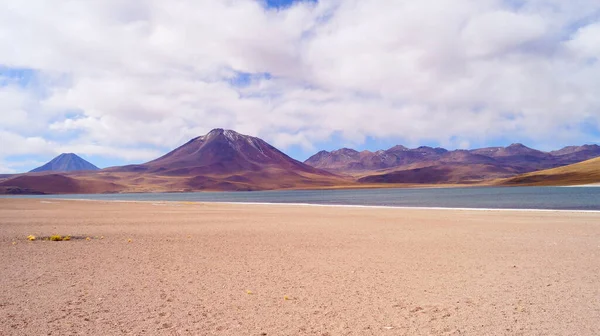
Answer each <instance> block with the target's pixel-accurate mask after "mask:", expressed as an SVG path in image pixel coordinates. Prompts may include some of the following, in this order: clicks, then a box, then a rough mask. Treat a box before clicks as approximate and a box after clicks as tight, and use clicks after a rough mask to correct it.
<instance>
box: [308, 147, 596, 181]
mask: <svg viewBox="0 0 600 336" xmlns="http://www.w3.org/2000/svg"><path fill="white" fill-rule="evenodd" d="M598 156H600V146H597V145H585V146H579V147H575V146H572V147H565V148H563V149H561V150H558V151H553V152H543V151H539V150H536V149H532V148H529V147H527V146H525V145H523V144H519V143H515V144H512V145H510V146H508V147H488V148H479V149H473V150H453V151H448V150H446V149H443V148H432V147H426V146H423V147H419V148H414V149H409V148H406V147H404V146H401V145H398V146H394V147H392V148H390V149H388V150H380V151H376V152H371V151H362V152H358V151H355V150H353V149H349V148H343V149H340V150H335V151H332V152H327V151H321V152H319V153H317V154H315V155H313V156H312V157H310V158H309V159H308V160H306V161H305V163H306V164H309V165H311V166H313V167H318V168H320V169H324V170H328V171H331V172H335V173H338V174H347V175H352V176H355V177H357V178H358V181H359V182H363V183H475V182H481V181H485V180H491V179H497V178H505V177H510V176H514V175H518V174H522V173H527V172H532V171H536V170H542V169H549V168H555V167H560V166H564V165H568V164H572V163H574V162H580V161H584V160H588V159H591V158H594V157H598Z"/></svg>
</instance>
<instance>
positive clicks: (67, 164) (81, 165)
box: [30, 153, 99, 173]
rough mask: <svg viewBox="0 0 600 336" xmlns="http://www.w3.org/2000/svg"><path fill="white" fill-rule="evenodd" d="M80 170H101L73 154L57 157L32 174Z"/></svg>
mask: <svg viewBox="0 0 600 336" xmlns="http://www.w3.org/2000/svg"><path fill="white" fill-rule="evenodd" d="M80 170H99V168H98V167H96V166H94V165H93V164H91V163H89V162H88V161H86V160H84V159H82V158H81V157H79V156H77V155H75V154H73V153H65V154H61V155H59V156H57V157H55V158H54V159H52V161H50V162H48V163H46V164H45V165H43V166H41V167H38V168H36V169H34V170H32V171H30V173H39V172H72V171H80Z"/></svg>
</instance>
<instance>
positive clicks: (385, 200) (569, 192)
mask: <svg viewBox="0 0 600 336" xmlns="http://www.w3.org/2000/svg"><path fill="white" fill-rule="evenodd" d="M2 197H3V198H6V197H9V198H34V199H38V198H39V199H47V198H62V199H90V200H120V201H189V202H244V203H304V204H321V205H327V204H329V205H334V204H335V205H363V206H391V207H428V208H429V207H435V208H475V209H548V210H600V188H596V187H469V188H435V189H358V190H277V191H248V192H194V193H145V194H92V195H26V196H2Z"/></svg>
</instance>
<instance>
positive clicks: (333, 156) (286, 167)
mask: <svg viewBox="0 0 600 336" xmlns="http://www.w3.org/2000/svg"><path fill="white" fill-rule="evenodd" d="M597 156H600V146H597V145H585V146H580V147H566V148H563V149H561V150H558V151H552V152H542V151H538V150H535V149H531V148H528V147H526V146H524V145H522V144H513V145H510V146H508V147H490V148H481V149H474V150H453V151H449V150H446V149H443V148H431V147H419V148H414V149H409V148H406V147H404V146H400V145H398V146H394V147H392V148H390V149H388V150H381V151H377V152H370V151H362V152H358V151H355V150H353V149H348V148H343V149H340V150H336V151H332V152H327V151H321V152H319V153H317V154H315V155H314V156H312V157H311V158H309V159H308V160H306V161H305V162H304V163H302V162H299V161H296V160H294V159H292V158H290V157H289V156H287V155H285V154H284V153H282V152H281V151H279V150H277V149H276V148H275V147H273V146H271V145H270V144H268V143H266V142H265V141H263V140H261V139H259V138H256V137H252V136H247V135H243V134H239V133H237V132H235V131H231V130H223V129H214V130H212V131H210V132H209V133H208V134H206V135H203V136H200V137H197V138H194V139H192V140H190V141H189V142H188V143H186V144H184V145H183V146H181V147H179V148H177V149H175V150H173V151H172V152H170V153H168V154H166V155H164V156H162V157H160V158H158V159H156V160H152V161H149V162H147V163H144V164H138V165H128V166H122V167H111V168H106V169H102V170H97V169H98V168H97V167H96V166H94V165H92V164H91V163H89V162H87V161H85V160H83V159H81V158H80V157H78V156H77V155H75V154H63V155H61V156H59V157H57V158H56V159H54V160H52V161H51V162H49V163H48V164H46V165H44V166H42V167H40V168H38V169H35V170H34V171H33V172H32V173H27V174H17V175H3V176H0V193H11V194H19V193H25V194H36V193H53V194H57V193H58V194H60V193H118V192H182V191H199V190H231V191H242V190H269V189H289V188H296V189H298V188H302V189H311V188H364V187H385V186H394V185H395V184H400V183H402V184H404V185H411V184H457V183H460V184H466V183H471V184H474V183H476V184H509V185H514V184H520V183H533V182H531V181H532V180H531V178H525V179H522V180H519V178H520V177H519V176H521V175H519V174H523V173H527V172H532V171H537V170H540V169H547V168H554V167H559V166H565V165H568V164H571V163H575V162H580V161H584V160H587V159H590V158H592V157H597ZM569 167H570V166H569ZM585 167H587V168H585V169H583V168H575V169H576V170H577V169H579V170H580V171H581V172H582V173H581V174H583V175H585V174H587V175H589V176H592V177H591V179H584V178H583V177H584V176H583V175H581V174H580V175H577V178H576V179H572V181H585V182H586V183H592V182H593V180H594V179H595V178H596V175H597V174H592V173H590V169H591V168H589V167H596V166H595V165H589V164H588V165H585ZM564 169H568V168H567V167H565V168H564ZM586 169H587V170H586ZM536 176H537V175H536ZM540 176H546V175H540ZM569 176H572V175H569ZM507 178H509V179H507ZM540 178H541V179H543V178H542V177H535V178H534V179H540ZM510 179H513V180H510ZM598 179H599V180H598V182H600V177H598ZM555 180H557V181H558V180H560V178H558V179H557V178H555ZM536 181H537V180H536ZM590 181H592V182H590ZM538 182H539V181H538ZM535 183H537V182H535ZM557 183H560V182H557ZM566 183H569V182H566Z"/></svg>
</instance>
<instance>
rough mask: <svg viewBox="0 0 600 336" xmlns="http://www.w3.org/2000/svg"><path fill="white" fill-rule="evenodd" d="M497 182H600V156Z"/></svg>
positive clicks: (522, 183) (547, 184)
mask: <svg viewBox="0 0 600 336" xmlns="http://www.w3.org/2000/svg"><path fill="white" fill-rule="evenodd" d="M496 184H499V185H536V186H553V185H554V186H561V185H583V184H600V157H599V158H595V159H591V160H587V161H584V162H579V163H575V164H572V165H568V166H564V167H559V168H553V169H547V170H541V171H536V172H532V173H527V174H522V175H518V176H515V177H511V178H508V179H504V180H501V181H499V182H497V183H496Z"/></svg>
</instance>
